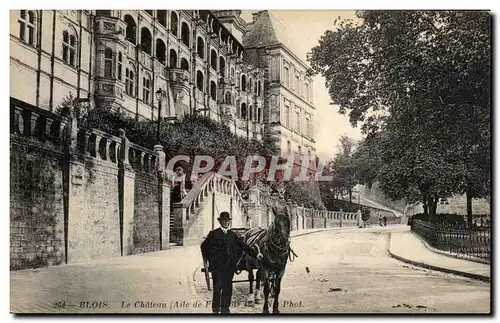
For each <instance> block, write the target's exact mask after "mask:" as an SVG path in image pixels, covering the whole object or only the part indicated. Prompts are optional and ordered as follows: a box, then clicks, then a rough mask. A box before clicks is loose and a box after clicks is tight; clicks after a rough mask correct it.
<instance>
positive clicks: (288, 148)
mask: <svg viewBox="0 0 500 323" xmlns="http://www.w3.org/2000/svg"><path fill="white" fill-rule="evenodd" d="M286 146H287V151H288V154H289V155H291V154H292V143H291V142H290V140H288V141H287V142H286Z"/></svg>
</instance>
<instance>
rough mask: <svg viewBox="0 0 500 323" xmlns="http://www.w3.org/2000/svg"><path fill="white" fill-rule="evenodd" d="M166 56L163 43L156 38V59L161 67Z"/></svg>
mask: <svg viewBox="0 0 500 323" xmlns="http://www.w3.org/2000/svg"><path fill="white" fill-rule="evenodd" d="M166 55H167V53H166V48H165V43H164V42H163V40H161V39H159V38H158V39H157V40H156V58H157V59H158V61H159V62H160V63H162V64H163V65H165V63H166V61H167V57H166Z"/></svg>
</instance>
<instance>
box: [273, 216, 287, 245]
mask: <svg viewBox="0 0 500 323" xmlns="http://www.w3.org/2000/svg"><path fill="white" fill-rule="evenodd" d="M273 213H274V230H275V232H276V233H277V234H278V235H279V237H280V240H282V241H288V240H289V238H290V230H291V222H290V215H289V213H288V209H287V208H284V209H282V210H278V209H277V208H273Z"/></svg>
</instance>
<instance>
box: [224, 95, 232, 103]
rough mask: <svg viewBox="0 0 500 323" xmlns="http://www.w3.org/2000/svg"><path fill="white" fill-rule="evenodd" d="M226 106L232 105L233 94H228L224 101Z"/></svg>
mask: <svg viewBox="0 0 500 323" xmlns="http://www.w3.org/2000/svg"><path fill="white" fill-rule="evenodd" d="M224 103H225V104H231V92H226V97H225V99H224Z"/></svg>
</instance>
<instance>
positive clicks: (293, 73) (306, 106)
mask: <svg viewBox="0 0 500 323" xmlns="http://www.w3.org/2000/svg"><path fill="white" fill-rule="evenodd" d="M243 47H244V48H245V50H244V56H243V57H244V60H245V61H246V62H248V63H250V64H253V65H256V66H258V67H260V68H263V69H265V84H264V95H265V107H266V108H265V109H264V121H265V122H266V123H267V125H268V127H270V128H271V129H272V130H274V132H276V133H278V134H279V148H280V153H281V155H282V156H284V157H286V156H290V155H295V156H297V157H300V156H309V157H310V158H309V160H311V161H312V160H315V159H316V148H315V140H314V133H313V129H312V125H313V124H314V118H315V112H316V109H315V107H314V103H313V96H312V93H313V81H312V79H311V77H310V76H308V75H307V71H308V70H309V66H308V65H307V64H306V63H305V62H304V61H303V60H302V59H300V58H299V57H298V56H297V54H296V53H297V51H296V50H294V42H293V41H291V38H290V35H289V33H288V32H287V30H286V28H285V26H284V25H283V24H282V23H281V22H280V21H279V20H278V19H277V18H276V17H275V16H273V15H272V13H270V12H269V11H267V10H263V11H258V12H255V13H253V21H252V22H249V23H248V24H247V32H246V34H245V36H244V37H243ZM314 165H315V163H314V162H312V163H311V164H310V171H311V172H314V171H315V167H314Z"/></svg>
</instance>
